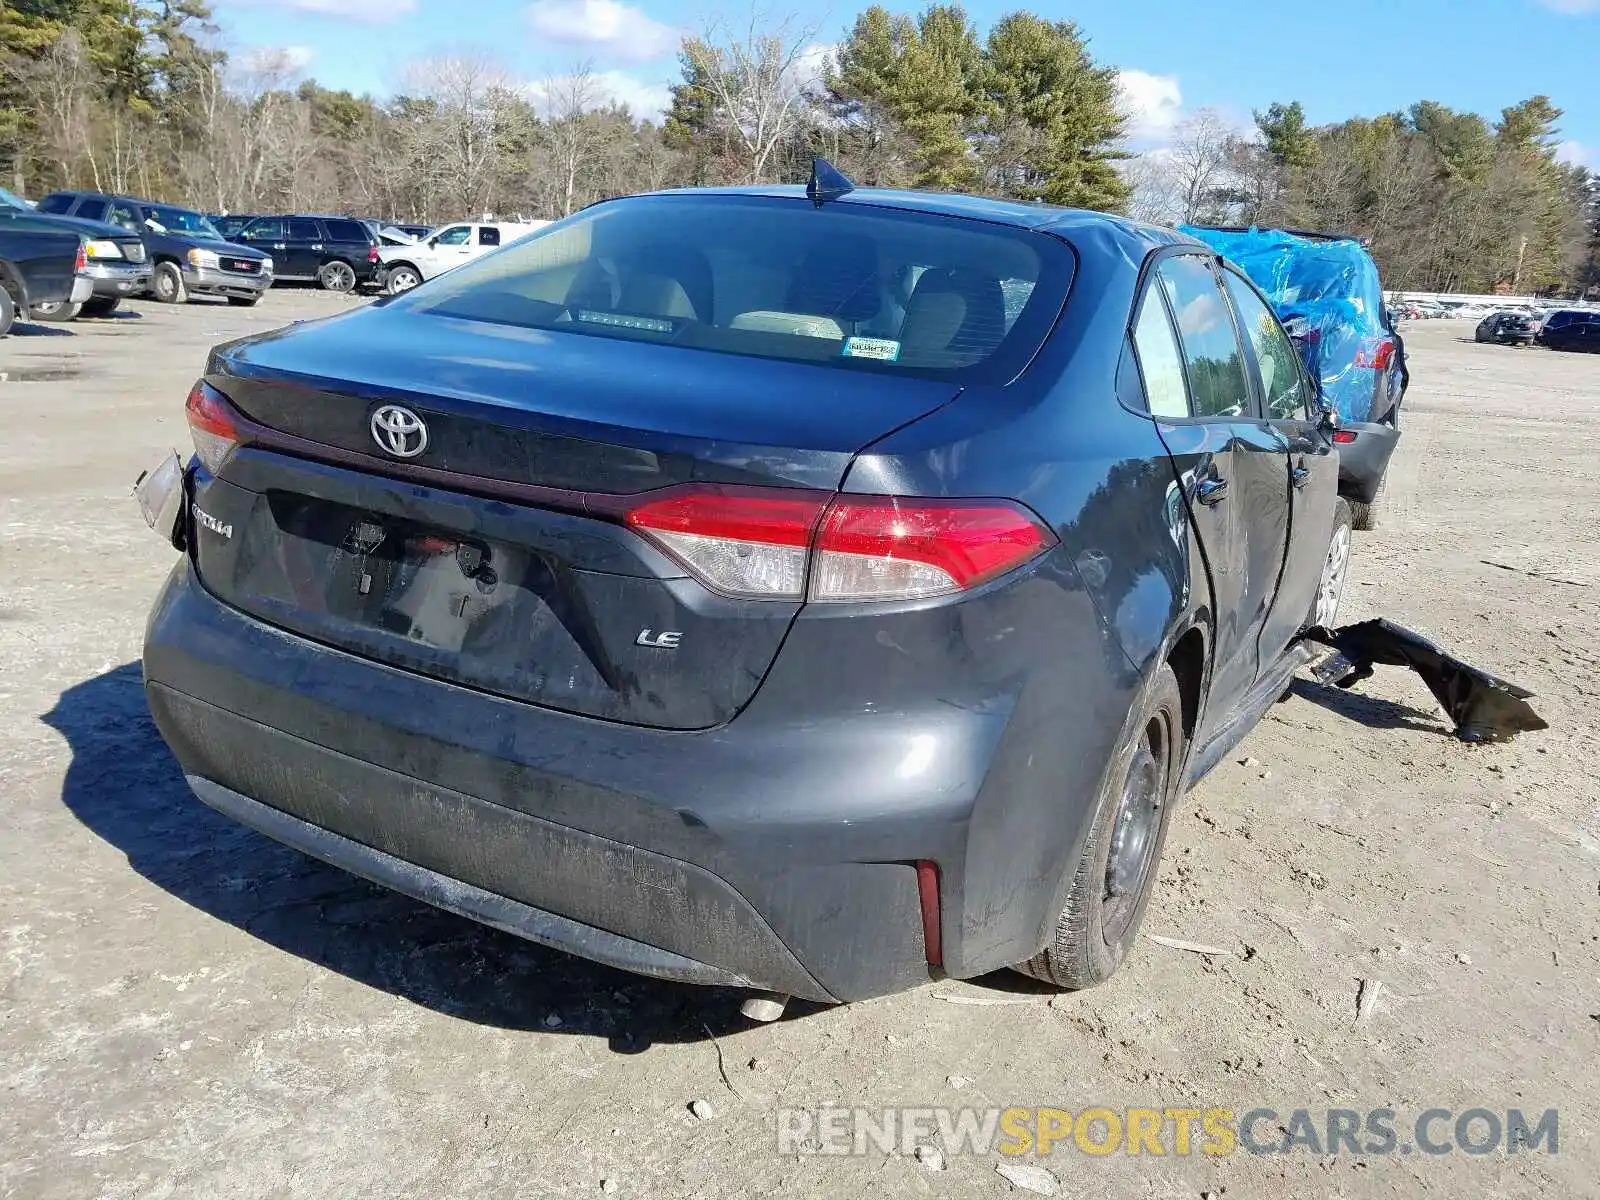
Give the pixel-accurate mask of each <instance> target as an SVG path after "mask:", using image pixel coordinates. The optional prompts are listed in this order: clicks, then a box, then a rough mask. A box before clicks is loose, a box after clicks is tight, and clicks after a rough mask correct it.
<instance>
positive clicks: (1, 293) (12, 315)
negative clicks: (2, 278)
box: [0, 284, 17, 337]
mask: <svg viewBox="0 0 1600 1200" xmlns="http://www.w3.org/2000/svg"><path fill="white" fill-rule="evenodd" d="M16 320H17V302H16V301H15V300H13V299H12V298H11V293H10V292H9V291H7V290H6V288H5V285H4V284H0V337H5V335H6V334H8V333H10V332H11V326H12V325H14V324H15V323H16Z"/></svg>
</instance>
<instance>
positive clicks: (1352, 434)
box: [1333, 429, 1356, 446]
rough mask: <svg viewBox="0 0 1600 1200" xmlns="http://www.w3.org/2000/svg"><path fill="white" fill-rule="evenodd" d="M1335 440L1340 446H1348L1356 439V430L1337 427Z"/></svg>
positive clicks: (1334, 434) (1334, 435)
mask: <svg viewBox="0 0 1600 1200" xmlns="http://www.w3.org/2000/svg"><path fill="white" fill-rule="evenodd" d="M1333 440H1334V442H1335V443H1336V444H1338V445H1340V446H1348V445H1349V444H1350V443H1351V442H1353V441H1355V440H1356V431H1355V430H1354V429H1335V430H1334V431H1333Z"/></svg>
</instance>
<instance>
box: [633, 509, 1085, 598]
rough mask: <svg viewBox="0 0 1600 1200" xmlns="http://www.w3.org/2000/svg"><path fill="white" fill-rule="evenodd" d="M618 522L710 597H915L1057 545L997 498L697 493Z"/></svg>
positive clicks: (985, 576)
mask: <svg viewBox="0 0 1600 1200" xmlns="http://www.w3.org/2000/svg"><path fill="white" fill-rule="evenodd" d="M625 520H626V521H627V523H628V525H630V526H631V527H632V528H634V529H637V530H639V532H641V533H643V534H645V535H646V536H647V537H649V538H650V539H651V540H652V541H654V542H655V543H656V544H657V545H659V546H661V547H662V548H663V549H665V550H666V551H667V552H668V553H670V554H671V555H672V556H673V557H674V558H676V559H678V561H679V562H681V563H682V564H683V565H684V566H685V567H687V568H688V569H689V570H690V571H691V572H692V573H693V574H694V575H695V577H696V578H698V579H699V580H700V581H701V582H702V583H704V584H706V585H707V586H708V587H710V588H712V589H714V590H715V591H719V592H723V593H725V594H728V595H733V596H750V597H755V598H760V599H768V600H798V599H800V598H801V597H803V596H804V597H808V598H809V599H811V600H819V601H852V600H855V601H860V600H916V599H923V598H926V597H929V596H942V595H945V594H947V593H950V592H958V591H963V590H965V589H967V588H971V587H976V586H977V585H978V584H980V583H983V582H985V581H986V580H989V579H993V578H994V577H995V576H996V575H1000V574H1002V573H1004V572H1005V571H1009V570H1011V569H1012V568H1013V567H1017V566H1020V565H1021V564H1022V563H1024V562H1026V561H1028V560H1029V559H1030V558H1032V557H1034V556H1035V555H1036V554H1038V553H1039V552H1040V551H1042V550H1044V549H1045V548H1047V547H1048V546H1050V545H1051V544H1052V543H1053V542H1054V541H1055V537H1054V535H1053V534H1051V533H1050V531H1049V530H1048V529H1046V528H1045V527H1044V526H1043V525H1041V524H1040V523H1039V521H1038V520H1037V519H1036V518H1035V517H1034V516H1033V515H1032V514H1030V513H1028V512H1027V511H1026V510H1024V509H1022V508H1020V507H1018V506H1016V505H1013V504H1011V503H1010V502H1008V501H1004V500H920V499H908V498H904V497H897V496H837V497H829V496H828V495H827V494H825V493H820V492H802V491H787V490H784V489H781V488H733V487H696V488H693V489H690V490H685V491H681V492H676V493H673V494H670V495H667V496H662V497H660V498H659V499H656V500H650V501H647V502H646V503H644V504H643V505H641V506H640V507H638V508H636V509H633V510H632V511H630V512H629V513H628V514H627V516H626V518H625Z"/></svg>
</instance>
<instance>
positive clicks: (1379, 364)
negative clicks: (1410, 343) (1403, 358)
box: [1356, 338, 1394, 371]
mask: <svg viewBox="0 0 1600 1200" xmlns="http://www.w3.org/2000/svg"><path fill="white" fill-rule="evenodd" d="M1393 361H1394V339H1393V338H1383V339H1381V340H1379V341H1377V342H1373V343H1372V344H1370V345H1368V346H1366V347H1364V348H1363V349H1360V350H1357V351H1356V366H1358V367H1371V368H1373V369H1374V370H1378V371H1387V370H1388V369H1389V364H1390V363H1391V362H1393Z"/></svg>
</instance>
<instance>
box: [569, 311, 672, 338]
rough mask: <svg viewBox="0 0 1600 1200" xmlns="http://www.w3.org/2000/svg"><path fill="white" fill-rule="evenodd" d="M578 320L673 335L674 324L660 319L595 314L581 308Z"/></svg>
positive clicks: (602, 313)
mask: <svg viewBox="0 0 1600 1200" xmlns="http://www.w3.org/2000/svg"><path fill="white" fill-rule="evenodd" d="M578 320H580V321H587V322H588V323H589V324H591V325H615V326H618V327H619V328H622V329H646V330H649V331H650V332H651V333H671V332H672V322H671V321H663V320H662V319H661V318H660V317H636V316H634V315H633V314H632V313H610V312H595V311H594V310H593V309H588V308H580V309H579V310H578Z"/></svg>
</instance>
